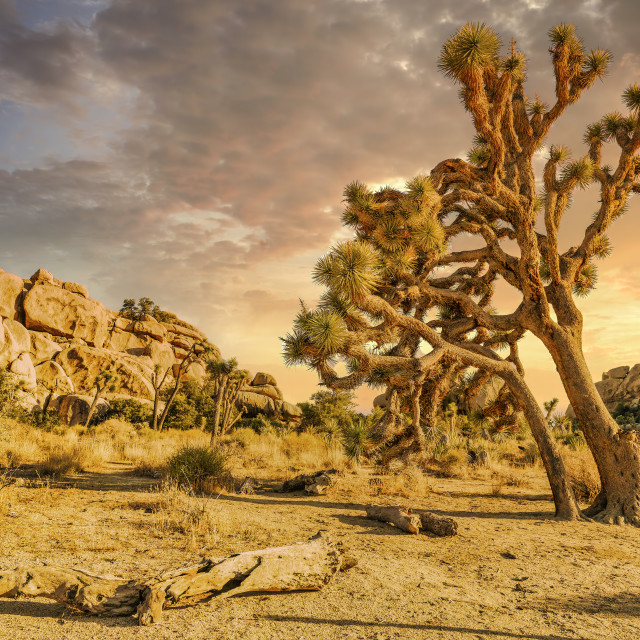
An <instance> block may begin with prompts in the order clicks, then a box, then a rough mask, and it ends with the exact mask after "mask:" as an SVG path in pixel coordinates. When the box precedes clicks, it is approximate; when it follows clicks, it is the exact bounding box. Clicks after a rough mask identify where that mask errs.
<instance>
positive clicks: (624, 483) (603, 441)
mask: <svg viewBox="0 0 640 640" xmlns="http://www.w3.org/2000/svg"><path fill="white" fill-rule="evenodd" d="M580 329H581V327H577V328H576V327H571V328H566V327H562V328H559V329H556V331H554V336H553V340H550V339H547V340H545V339H544V337H543V340H544V341H545V344H546V345H547V348H548V349H549V351H550V352H551V355H552V357H553V360H554V362H555V364H556V367H557V368H558V372H559V373H560V377H561V378H562V382H563V385H564V388H565V391H566V393H567V396H568V397H569V401H570V402H571V406H572V407H573V410H574V411H575V414H576V417H577V418H578V421H579V422H580V427H581V428H582V431H583V433H584V437H585V440H586V441H587V444H588V446H589V449H591V453H592V454H593V457H594V459H595V462H596V465H597V467H598V472H599V473H600V481H601V483H602V490H601V493H600V495H599V496H598V498H597V499H596V501H595V502H594V504H593V505H592V507H591V508H590V509H588V510H587V512H586V513H587V514H588V515H590V516H592V517H593V518H594V519H595V520H598V521H600V522H606V523H608V524H622V523H625V522H626V523H628V524H633V525H635V526H640V441H639V439H638V437H637V434H635V433H634V432H630V433H625V432H623V431H622V430H621V429H620V427H619V426H618V425H617V424H616V422H615V420H614V419H613V418H612V417H611V414H610V413H609V411H608V409H607V407H606V406H605V404H604V402H603V400H602V398H601V397H600V394H599V393H598V390H597V389H596V386H595V384H594V383H593V379H592V378H591V374H590V373H589V369H588V367H587V363H586V361H585V359H584V355H583V353H582V345H581V339H580V338H581V335H580V334H581V331H580Z"/></svg>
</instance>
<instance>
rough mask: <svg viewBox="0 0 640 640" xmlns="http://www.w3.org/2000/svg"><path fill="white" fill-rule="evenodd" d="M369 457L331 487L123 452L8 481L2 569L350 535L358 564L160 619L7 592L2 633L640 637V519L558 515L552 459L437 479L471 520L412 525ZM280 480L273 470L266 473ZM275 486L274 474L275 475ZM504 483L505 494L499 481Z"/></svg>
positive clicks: (178, 559) (154, 562) (121, 572)
mask: <svg viewBox="0 0 640 640" xmlns="http://www.w3.org/2000/svg"><path fill="white" fill-rule="evenodd" d="M369 473H370V472H369V471H367V470H361V471H358V472H357V473H348V474H347V475H345V476H344V477H343V478H342V479H341V480H340V482H339V483H338V485H337V486H336V487H334V488H332V489H331V493H330V494H329V495H327V496H318V497H309V496H306V495H304V494H302V493H295V494H283V493H278V492H276V491H270V490H266V491H263V492H259V493H257V494H255V495H247V496H240V495H233V494H228V495H225V494H222V495H219V496H218V497H215V496H214V497H208V498H199V497H193V496H187V495H184V494H183V493H180V492H178V491H176V490H174V489H165V490H159V489H158V488H157V487H156V485H157V483H158V481H157V480H153V479H150V478H140V477H136V476H133V475H131V474H130V472H129V469H128V467H127V465H123V464H121V465H116V464H110V465H108V467H107V468H105V469H104V471H103V472H101V473H91V474H83V475H81V476H78V477H75V478H72V479H66V480H63V481H58V482H57V483H50V482H39V481H37V480H36V481H33V480H28V481H27V483H26V485H25V486H19V485H15V484H14V485H11V486H7V487H4V488H3V489H2V491H0V508H1V514H2V515H1V518H0V568H2V569H8V568H14V567H15V566H17V565H20V564H25V565H35V566H40V565H43V564H44V563H47V564H55V565H62V566H71V567H76V568H84V569H88V570H91V571H95V572H97V573H105V574H113V575H116V576H123V577H130V576H138V575H140V574H143V575H152V574H154V573H158V572H160V571H162V570H164V569H167V568H172V567H179V566H182V565H185V564H188V563H190V562H192V561H194V560H199V559H200V557H202V556H214V557H219V556H224V555H227V554H230V553H234V552H238V551H243V550H248V549H252V548H260V547H263V546H270V545H280V544H288V543H292V542H296V541H303V540H305V539H307V538H309V537H310V536H312V535H313V534H315V533H317V532H318V531H320V530H322V531H328V532H330V533H331V534H332V535H333V536H335V537H336V538H338V539H340V540H341V541H342V542H343V544H344V546H345V547H347V549H348V550H349V551H350V553H352V554H353V555H354V556H355V557H356V558H357V560H358V565H357V566H356V567H355V568H353V569H350V570H349V571H347V572H344V573H339V574H338V575H337V577H336V578H335V580H334V581H333V582H331V583H330V584H329V586H328V587H327V588H325V589H324V590H323V591H319V592H307V593H289V594H256V595H249V596H242V597H235V598H229V599H225V600H220V601H213V602H211V603H205V604H201V605H198V606H195V607H180V606H178V607H176V608H172V609H168V610H166V612H165V614H164V617H163V620H162V622H161V623H160V624H159V625H156V626H153V627H138V626H137V622H136V620H135V619H134V618H107V617H104V618H101V617H93V616H86V615H80V614H77V613H75V612H73V611H70V610H68V609H65V608H64V607H63V606H61V605H59V604H57V603H55V602H52V601H48V600H44V599H26V598H19V599H16V600H1V601H0V638H12V639H15V640H35V639H47V640H57V639H60V640H62V639H69V640H79V639H84V638H94V639H96V640H103V639H104V640H112V639H113V640H115V639H122V638H137V639H140V640H142V639H146V638H153V639H154V640H161V639H169V638H184V639H185V640H196V639H204V638H207V639H227V638H229V639H231V638H233V639H235V638H238V639H240V638H242V639H247V640H259V639H264V640H267V639H268V640H271V639H273V640H276V639H281V640H303V639H304V640H312V639H316V638H318V639H325V638H326V639H329V638H352V639H354V640H356V639H372V640H387V639H389V640H391V639H396V638H425V639H429V640H431V639H433V640H435V639H436V638H438V639H443V640H444V639H447V640H458V639H459V640H469V639H476V638H478V639H483V640H492V639H501V638H517V639H523V640H525V639H526V640H573V639H574V638H582V639H585V640H586V639H589V640H600V639H601V638H602V639H604V638H613V639H616V640H618V639H619V640H626V639H628V640H631V639H635V638H639V637H640V532H639V531H638V530H637V529H634V528H630V527H613V526H605V525H597V524H590V523H568V524H567V523H559V522H555V521H554V520H553V518H552V513H553V505H552V502H551V501H550V496H549V493H548V489H547V488H546V487H545V482H544V478H543V476H542V474H541V472H539V473H537V475H534V476H532V478H531V479H530V480H529V482H528V483H527V484H528V486H526V487H505V488H501V489H500V491H499V492H498V491H496V488H495V486H492V485H491V482H490V481H479V480H475V481H473V480H464V481H462V480H459V479H448V478H447V479H444V478H442V479H439V478H430V479H429V482H430V484H431V488H432V490H431V491H430V492H428V493H427V494H426V495H425V496H424V497H421V498H416V499H414V500H411V504H412V505H413V506H414V507H416V508H420V509H428V510H431V511H434V512H435V513H439V514H445V515H449V516H452V517H454V518H456V519H457V521H458V523H459V535H457V536H455V537H451V538H436V537H430V536H428V535H417V536H411V535H407V534H405V533H403V532H400V531H398V530H397V529H395V528H394V527H393V526H391V525H387V524H384V523H380V522H374V521H370V520H367V519H366V518H365V517H364V511H363V509H364V507H363V505H364V504H368V503H381V504H382V503H389V504H409V501H408V500H407V499H406V498H398V497H393V496H385V495H375V493H376V492H377V490H376V489H375V484H372V483H370V479H371V478H370V477H368V474H369ZM267 486H268V485H267ZM273 488H275V485H273ZM495 493H499V495H494V494H495Z"/></svg>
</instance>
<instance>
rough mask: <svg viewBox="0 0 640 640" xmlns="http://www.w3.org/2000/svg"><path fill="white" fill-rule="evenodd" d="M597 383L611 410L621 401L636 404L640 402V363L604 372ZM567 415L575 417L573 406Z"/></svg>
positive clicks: (599, 391)
mask: <svg viewBox="0 0 640 640" xmlns="http://www.w3.org/2000/svg"><path fill="white" fill-rule="evenodd" d="M595 384H596V389H597V390H598V393H599V394H600V397H601V398H602V399H603V400H604V403H605V405H606V407H607V409H609V411H613V410H614V409H615V408H616V407H617V406H618V405H619V404H620V403H624V404H628V405H632V406H636V405H638V404H639V403H640V364H636V365H633V366H632V367H629V366H626V365H625V366H620V367H614V368H613V369H609V371H605V372H604V373H603V374H602V380H599V381H598V382H596V383H595ZM567 415H568V416H569V417H570V418H575V412H574V411H573V408H572V407H569V409H568V411H567Z"/></svg>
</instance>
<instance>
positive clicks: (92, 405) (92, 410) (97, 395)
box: [84, 385, 107, 428]
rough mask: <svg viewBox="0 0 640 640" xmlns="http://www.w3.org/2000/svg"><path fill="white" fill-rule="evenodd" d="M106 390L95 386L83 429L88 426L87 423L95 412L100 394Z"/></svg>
mask: <svg viewBox="0 0 640 640" xmlns="http://www.w3.org/2000/svg"><path fill="white" fill-rule="evenodd" d="M106 388H107V386H106V385H105V386H103V387H101V386H99V385H96V393H95V395H94V396H93V402H92V403H91V406H90V407H89V413H88V414H87V419H86V420H85V423H84V426H85V428H87V427H88V426H89V423H90V422H91V418H93V414H94V413H95V410H96V406H97V404H98V400H99V399H100V396H101V395H102V392H103V391H105V390H106Z"/></svg>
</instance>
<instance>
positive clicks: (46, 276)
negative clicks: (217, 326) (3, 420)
mask: <svg viewBox="0 0 640 640" xmlns="http://www.w3.org/2000/svg"><path fill="white" fill-rule="evenodd" d="M199 342H202V343H207V344H210V343H208V340H207V337H206V336H205V335H204V334H203V333H202V332H201V331H199V330H198V329H196V328H195V327H193V326H191V325H189V324H187V323H185V322H181V321H176V322H173V323H169V322H159V321H158V320H156V319H155V318H153V317H151V316H143V317H142V318H141V319H139V320H129V319H127V318H124V317H122V316H120V315H119V314H118V313H115V312H113V311H110V310H109V309H107V308H106V307H105V306H104V305H102V304H101V303H100V302H98V301H96V300H92V299H91V298H90V297H89V292H88V291H87V288H86V287H85V286H83V285H81V284H77V283H73V282H63V281H61V280H58V279H57V278H54V277H53V275H52V274H51V273H49V272H48V271H46V270H45V269H38V271H36V273H34V274H33V276H31V278H29V279H28V280H23V279H22V278H20V277H19V276H16V275H13V274H11V273H7V272H5V271H3V270H2V269H0V367H1V368H4V369H8V370H9V371H11V372H12V373H13V374H15V376H16V377H17V378H18V380H19V381H20V382H21V383H22V392H21V394H20V395H21V398H20V401H21V404H22V405H23V406H25V407H29V408H32V409H34V410H37V408H38V407H40V408H41V407H42V405H43V403H44V401H45V398H47V397H48V396H49V395H50V394H52V397H51V403H50V405H49V406H50V407H51V408H57V409H58V410H59V412H60V415H61V416H62V417H63V419H65V421H67V422H69V423H77V422H79V421H81V419H82V415H83V411H84V409H83V407H84V405H85V404H86V398H84V397H83V396H92V395H93V392H92V389H93V386H94V384H95V380H96V377H97V376H99V375H100V374H101V373H102V372H104V371H107V370H112V371H114V372H115V373H117V375H118V385H119V389H118V391H117V395H118V396H120V397H122V396H130V397H133V398H136V399H138V400H141V401H149V400H152V399H153V394H154V390H153V385H152V382H151V377H152V374H153V371H154V367H155V366H156V365H159V366H160V367H161V368H162V369H163V370H164V371H166V370H167V369H169V368H172V369H173V372H174V373H176V372H177V368H178V364H179V362H180V361H181V360H183V359H184V358H185V357H186V356H187V354H188V352H189V350H190V349H191V348H192V347H193V345H194V344H196V343H199ZM211 346H212V347H213V345H211ZM214 349H215V347H214ZM216 351H217V349H216ZM218 353H219V352H218ZM205 374H206V372H205V369H204V367H203V366H201V365H199V364H198V363H196V364H194V365H193V366H191V367H190V369H189V372H188V374H187V378H188V379H192V380H196V381H202V379H203V378H204V376H205ZM176 375H177V374H176ZM108 398H109V395H108V394H107V399H108ZM239 402H241V404H242V405H243V406H244V407H245V414H246V415H248V416H251V415H255V414H256V413H258V412H262V413H265V414H267V415H269V416H274V417H279V418H283V419H285V420H296V419H299V416H300V415H301V414H300V410H299V409H298V407H296V406H293V405H291V404H290V403H288V402H285V401H284V399H283V397H282V392H281V391H280V389H278V387H277V383H276V381H275V379H274V378H273V376H271V375H270V374H267V373H258V374H256V376H255V377H254V379H253V380H252V382H251V385H248V386H247V387H246V389H245V390H243V393H242V394H241V398H239ZM103 404H106V403H101V406H102V405H103ZM106 406H107V407H108V405H106Z"/></svg>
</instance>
